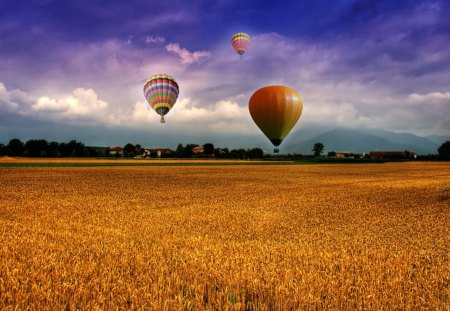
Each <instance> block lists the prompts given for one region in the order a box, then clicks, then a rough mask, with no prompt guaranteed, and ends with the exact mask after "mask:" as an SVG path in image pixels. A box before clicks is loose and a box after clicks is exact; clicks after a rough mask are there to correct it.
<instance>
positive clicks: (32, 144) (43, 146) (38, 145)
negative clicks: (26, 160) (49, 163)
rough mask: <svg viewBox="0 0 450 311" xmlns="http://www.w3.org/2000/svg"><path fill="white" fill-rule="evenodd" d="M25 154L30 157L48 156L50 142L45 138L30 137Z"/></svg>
mask: <svg viewBox="0 0 450 311" xmlns="http://www.w3.org/2000/svg"><path fill="white" fill-rule="evenodd" d="M24 148H25V151H24V155H27V156H29V157H46V156H47V148H48V142H47V141H46V140H45V139H30V140H28V141H27V142H26V143H25V146H24Z"/></svg>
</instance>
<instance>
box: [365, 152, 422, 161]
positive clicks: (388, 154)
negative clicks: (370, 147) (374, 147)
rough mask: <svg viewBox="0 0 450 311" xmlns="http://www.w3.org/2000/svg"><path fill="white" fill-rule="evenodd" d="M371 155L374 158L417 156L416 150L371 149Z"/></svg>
mask: <svg viewBox="0 0 450 311" xmlns="http://www.w3.org/2000/svg"><path fill="white" fill-rule="evenodd" d="M369 156H370V157H371V158H373V159H377V158H378V159H380V158H397V159H406V158H416V157H417V155H416V153H415V152H410V151H371V152H370V153H369Z"/></svg>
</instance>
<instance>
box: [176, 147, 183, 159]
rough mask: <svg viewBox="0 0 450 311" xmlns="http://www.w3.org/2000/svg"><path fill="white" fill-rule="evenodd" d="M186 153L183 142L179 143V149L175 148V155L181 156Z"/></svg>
mask: <svg viewBox="0 0 450 311" xmlns="http://www.w3.org/2000/svg"><path fill="white" fill-rule="evenodd" d="M183 155H184V147H183V145H182V144H178V147H177V149H176V150H175V157H177V158H181V157H183Z"/></svg>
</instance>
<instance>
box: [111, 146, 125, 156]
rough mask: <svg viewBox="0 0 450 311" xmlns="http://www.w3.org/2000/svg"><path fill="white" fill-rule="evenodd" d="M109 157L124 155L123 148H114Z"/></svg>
mask: <svg viewBox="0 0 450 311" xmlns="http://www.w3.org/2000/svg"><path fill="white" fill-rule="evenodd" d="M108 153H109V155H123V148H122V147H119V146H117V147H112V148H109V152H108Z"/></svg>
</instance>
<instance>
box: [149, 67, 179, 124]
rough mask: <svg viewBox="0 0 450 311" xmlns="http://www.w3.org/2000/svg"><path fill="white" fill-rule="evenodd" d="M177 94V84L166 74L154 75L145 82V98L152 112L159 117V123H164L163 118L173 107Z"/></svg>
mask: <svg viewBox="0 0 450 311" xmlns="http://www.w3.org/2000/svg"><path fill="white" fill-rule="evenodd" d="M179 92H180V90H179V88H178V83H177V82H176V81H175V79H174V78H172V77H171V76H169V75H166V74H156V75H154V76H151V77H150V78H148V79H147V81H146V82H145V85H144V95H145V98H146V99H147V102H148V104H149V105H150V106H151V107H152V108H153V110H155V111H156V113H157V114H159V115H160V116H161V123H164V122H165V120H164V116H165V115H166V114H167V113H168V112H169V111H170V110H171V109H172V107H173V106H174V105H175V102H176V101H177V98H178V94H179Z"/></svg>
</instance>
